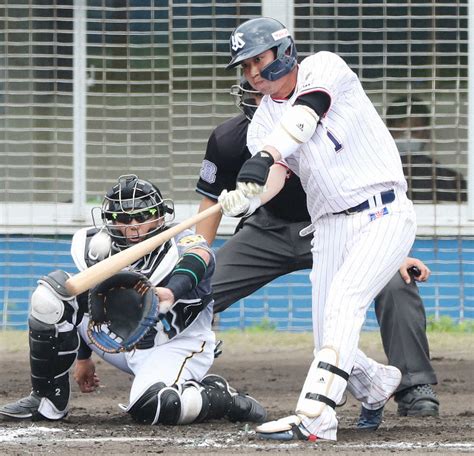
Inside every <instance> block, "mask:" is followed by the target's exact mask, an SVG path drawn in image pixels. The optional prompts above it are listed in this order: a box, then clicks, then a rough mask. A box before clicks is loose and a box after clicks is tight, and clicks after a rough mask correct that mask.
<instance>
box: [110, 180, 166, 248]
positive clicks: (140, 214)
mask: <svg viewBox="0 0 474 456" xmlns="http://www.w3.org/2000/svg"><path fill="white" fill-rule="evenodd" d="M101 218H102V222H103V224H104V225H105V228H106V229H107V231H108V233H109V234H110V236H111V237H112V240H113V242H114V244H115V246H116V247H117V248H118V249H123V248H127V247H128V246H129V242H128V240H127V237H126V236H124V235H123V233H122V232H121V231H119V230H118V229H117V228H116V224H117V223H121V224H130V223H131V222H132V220H134V221H135V223H134V225H138V224H140V225H141V224H145V223H149V222H150V221H151V220H158V222H159V223H158V225H156V227H153V228H152V229H150V231H148V232H147V234H146V236H144V237H143V238H142V239H141V240H144V239H147V238H148V237H150V236H153V235H154V234H156V233H158V232H159V231H162V230H163V229H164V228H165V227H166V225H167V224H168V223H169V222H170V221H172V220H173V218H174V204H173V201H171V200H169V199H167V200H164V199H163V197H162V196H161V192H160V190H159V189H158V188H157V187H155V186H154V185H153V184H152V183H151V182H148V181H146V180H142V179H139V178H138V176H136V175H134V174H129V175H124V176H120V177H119V179H118V183H117V184H116V185H114V186H113V187H112V188H111V189H110V190H109V191H108V192H107V194H106V195H105V197H104V200H103V202H102V208H101Z"/></svg>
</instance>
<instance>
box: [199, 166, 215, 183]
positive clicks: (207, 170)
mask: <svg viewBox="0 0 474 456" xmlns="http://www.w3.org/2000/svg"><path fill="white" fill-rule="evenodd" d="M216 173H217V166H216V165H215V164H214V163H212V162H210V161H209V160H203V161H202V164H201V171H199V176H200V177H201V179H202V180H203V181H205V182H208V183H209V184H213V183H214V182H215V181H216Z"/></svg>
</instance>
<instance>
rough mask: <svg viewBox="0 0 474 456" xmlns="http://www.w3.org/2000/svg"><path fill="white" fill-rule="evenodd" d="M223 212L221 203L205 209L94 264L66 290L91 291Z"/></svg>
mask: <svg viewBox="0 0 474 456" xmlns="http://www.w3.org/2000/svg"><path fill="white" fill-rule="evenodd" d="M220 210H221V205H220V204H219V203H217V204H215V205H213V206H211V207H209V208H207V209H205V210H204V211H202V212H200V213H199V214H196V215H193V216H192V217H190V218H188V219H186V220H184V221H182V222H181V223H178V224H177V225H175V226H172V227H171V228H168V229H167V230H165V231H163V232H161V233H158V234H156V235H155V236H152V237H151V238H149V239H145V240H144V241H142V242H139V243H138V244H136V245H134V246H132V247H129V248H127V249H125V250H122V251H120V252H118V253H116V254H115V255H112V256H110V257H108V258H106V259H105V260H102V261H100V262H99V263H97V264H94V265H93V266H91V267H90V268H87V269H85V270H84V271H82V272H79V273H78V274H76V275H74V276H72V277H71V278H69V279H68V280H67V281H66V284H65V285H66V289H67V291H68V292H69V293H70V295H71V296H76V295H78V294H80V293H83V292H84V291H87V290H89V289H90V288H92V287H94V286H95V285H97V284H99V283H101V282H103V281H104V280H106V279H108V278H109V277H112V276H113V275H114V274H116V273H117V272H119V271H121V270H122V269H123V268H125V267H127V266H129V265H131V264H132V263H134V262H135V261H137V260H139V259H140V258H142V257H144V256H145V255H146V254H148V253H150V252H153V250H155V249H156V248H157V247H159V246H160V245H162V244H164V243H165V242H166V241H169V240H170V239H171V238H172V237H174V236H176V235H177V234H179V233H181V231H183V230H185V229H187V228H191V227H192V226H193V225H195V224H196V223H198V222H200V221H201V220H204V219H206V218H207V217H210V216H211V215H213V214H216V213H217V212H219V211H220Z"/></svg>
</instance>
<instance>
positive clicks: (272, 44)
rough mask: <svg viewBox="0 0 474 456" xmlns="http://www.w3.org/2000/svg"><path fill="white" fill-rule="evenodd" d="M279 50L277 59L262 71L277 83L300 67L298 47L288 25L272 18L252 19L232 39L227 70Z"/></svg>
mask: <svg viewBox="0 0 474 456" xmlns="http://www.w3.org/2000/svg"><path fill="white" fill-rule="evenodd" d="M269 49H275V50H276V52H275V54H276V57H275V60H274V61H273V62H272V63H270V64H269V65H267V66H266V67H265V68H263V70H262V71H261V72H260V75H261V76H262V78H264V79H267V80H269V81H276V80H277V79H280V78H281V77H283V76H285V75H286V74H288V73H289V72H290V71H291V70H292V69H293V68H294V67H295V66H296V64H297V60H296V58H297V53H296V46H295V43H294V41H293V38H292V37H291V35H290V33H289V32H288V30H287V29H286V28H285V26H284V25H283V24H282V23H281V22H279V21H277V20H276V19H272V18H270V17H260V18H257V19H251V20H249V21H247V22H244V23H243V24H241V25H239V26H238V27H237V28H236V29H235V30H234V31H233V32H232V35H231V36H230V54H231V56H232V59H231V61H230V62H229V64H228V65H227V69H230V68H234V67H235V66H237V65H238V64H239V63H241V62H242V61H243V60H245V59H248V58H250V57H255V56H256V55H259V54H261V53H262V52H265V51H268V50H269Z"/></svg>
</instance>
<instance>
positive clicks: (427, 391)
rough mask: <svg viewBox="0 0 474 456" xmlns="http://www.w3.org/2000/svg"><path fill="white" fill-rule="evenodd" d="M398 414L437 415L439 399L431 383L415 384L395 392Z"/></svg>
mask: <svg viewBox="0 0 474 456" xmlns="http://www.w3.org/2000/svg"><path fill="white" fill-rule="evenodd" d="M395 402H397V403H398V414H399V415H400V416H438V415H439V400H438V398H437V397H436V393H435V392H434V391H433V388H432V387H431V385H415V386H412V387H411V388H407V389H404V390H402V391H399V392H398V393H396V394H395Z"/></svg>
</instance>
